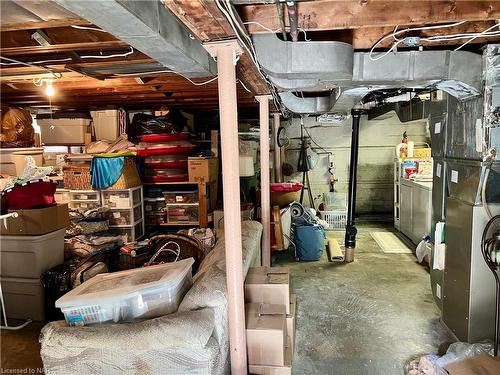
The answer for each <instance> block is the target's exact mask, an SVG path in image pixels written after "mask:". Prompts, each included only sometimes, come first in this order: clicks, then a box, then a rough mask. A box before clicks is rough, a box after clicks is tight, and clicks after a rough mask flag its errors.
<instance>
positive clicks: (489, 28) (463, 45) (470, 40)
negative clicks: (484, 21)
mask: <svg viewBox="0 0 500 375" xmlns="http://www.w3.org/2000/svg"><path fill="white" fill-rule="evenodd" d="M498 26H500V24H494V25H493V26H491V27H488V28H487V29H486V30H484V31H482V32H480V33H479V34H477V35H476V36H474V37H473V38H471V39H469V40H468V41H467V42H465V43H464V44H462V45H461V46H460V47H458V48H455V51H458V50H460V49H462V48H463V47H465V46H466V45H467V44H469V43H470V42H472V41H473V40H474V39H476V38H479V37H480V36H482V35H485V33H487V32H488V31H490V30H492V29H494V28H495V27H498Z"/></svg>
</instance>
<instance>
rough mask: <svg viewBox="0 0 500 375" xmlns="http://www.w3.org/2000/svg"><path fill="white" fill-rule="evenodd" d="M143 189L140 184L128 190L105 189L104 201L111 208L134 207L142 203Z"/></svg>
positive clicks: (102, 194) (102, 195) (102, 193)
mask: <svg viewBox="0 0 500 375" xmlns="http://www.w3.org/2000/svg"><path fill="white" fill-rule="evenodd" d="M141 190H142V188H141V187H140V186H139V187H136V188H132V189H126V190H103V191H102V192H101V197H102V203H103V205H105V206H108V207H110V208H132V207H135V206H137V205H138V204H140V203H141Z"/></svg>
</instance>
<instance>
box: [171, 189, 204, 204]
mask: <svg viewBox="0 0 500 375" xmlns="http://www.w3.org/2000/svg"><path fill="white" fill-rule="evenodd" d="M163 194H164V196H165V201H166V202H167V203H197V202H198V190H191V191H165V192H164V193H163Z"/></svg>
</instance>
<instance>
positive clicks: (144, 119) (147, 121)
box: [127, 111, 186, 142]
mask: <svg viewBox="0 0 500 375" xmlns="http://www.w3.org/2000/svg"><path fill="white" fill-rule="evenodd" d="M185 126H186V119H185V117H184V116H182V114H181V113H180V112H178V111H173V112H171V113H170V114H169V115H168V116H159V117H156V116H153V115H147V114H144V113H138V114H136V115H134V117H133V118H132V122H131V123H130V125H129V127H128V129H127V134H128V138H129V140H130V141H132V142H137V141H138V140H139V137H140V136H141V135H145V134H164V133H174V132H181V131H182V130H183V129H184V127H185Z"/></svg>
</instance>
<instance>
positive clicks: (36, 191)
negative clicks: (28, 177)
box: [5, 182, 57, 210]
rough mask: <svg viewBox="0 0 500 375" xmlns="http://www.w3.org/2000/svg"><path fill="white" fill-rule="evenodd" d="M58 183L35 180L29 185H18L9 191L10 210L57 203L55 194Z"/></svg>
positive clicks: (8, 205) (7, 196) (8, 204)
mask: <svg viewBox="0 0 500 375" xmlns="http://www.w3.org/2000/svg"><path fill="white" fill-rule="evenodd" d="M56 186H57V184H55V183H53V182H34V183H31V184H27V185H16V186H14V188H13V189H12V190H10V191H9V192H7V193H6V194H5V195H6V199H7V207H8V209H9V210H24V209H29V208H43V207H47V206H51V205H54V204H56V200H55V198H54V194H55V192H56Z"/></svg>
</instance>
